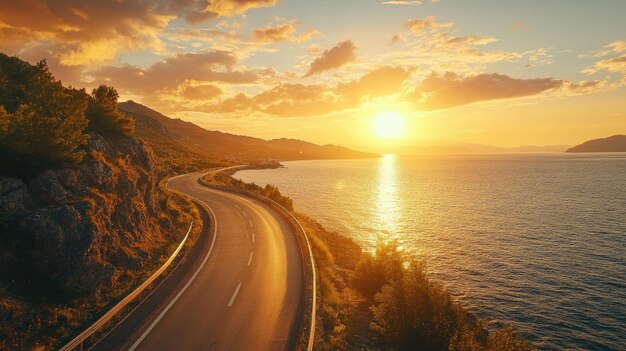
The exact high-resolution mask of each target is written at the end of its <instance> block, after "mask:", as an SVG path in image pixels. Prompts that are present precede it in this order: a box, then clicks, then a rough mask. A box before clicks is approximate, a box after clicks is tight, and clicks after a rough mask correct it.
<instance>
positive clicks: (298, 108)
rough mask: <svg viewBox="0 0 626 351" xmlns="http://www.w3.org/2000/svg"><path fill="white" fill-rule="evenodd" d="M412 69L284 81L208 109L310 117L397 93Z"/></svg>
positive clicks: (388, 69)
mask: <svg viewBox="0 0 626 351" xmlns="http://www.w3.org/2000/svg"><path fill="white" fill-rule="evenodd" d="M410 75H411V72H410V71H407V70H405V69H403V68H400V67H381V68H378V69H375V70H373V71H371V72H369V73H367V74H364V75H363V76H361V77H360V78H359V79H356V80H353V81H351V82H347V83H343V84H337V85H335V86H327V85H323V84H310V85H307V84H291V83H281V84H278V85H276V86H274V87H272V88H269V89H267V90H265V91H263V92H260V93H258V94H256V95H254V96H247V95H245V94H237V95H235V96H233V97H231V98H228V99H225V100H223V101H221V102H219V103H217V104H214V105H206V106H204V109H205V112H251V111H255V112H263V113H267V114H271V115H275V116H283V117H309V116H318V115H324V114H328V113H331V112H335V111H341V110H345V109H351V108H357V107H358V106H360V105H361V104H362V103H364V102H367V101H371V100H372V99H375V98H379V97H385V96H390V95H394V94H396V93H398V92H399V91H400V88H401V87H402V85H403V83H404V82H406V80H407V79H408V78H409V77H410Z"/></svg>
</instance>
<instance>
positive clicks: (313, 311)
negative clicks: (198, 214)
mask: <svg viewBox="0 0 626 351" xmlns="http://www.w3.org/2000/svg"><path fill="white" fill-rule="evenodd" d="M233 168H234V167H233ZM223 170H226V169H222V170H217V172H219V171H223ZM209 173H215V172H208V173H205V174H203V175H202V176H201V177H200V178H198V182H199V183H200V184H201V185H203V186H206V187H208V188H213V189H217V190H228V189H227V188H226V187H220V186H212V185H210V184H208V183H206V182H205V181H204V180H202V178H204V176H205V175H207V174H209ZM222 188H224V189H222ZM231 190H238V191H237V192H242V193H244V194H248V195H252V197H254V198H260V199H262V200H265V201H267V202H270V203H271V204H273V205H275V206H277V207H278V208H280V209H281V210H282V211H283V212H285V213H287V214H288V215H289V216H290V217H291V219H293V221H294V222H296V223H297V224H298V227H299V228H300V231H302V234H303V235H304V239H305V241H306V245H307V248H308V251H309V259H310V260H311V271H312V276H313V301H312V306H311V325H310V330H309V338H308V342H307V351H312V350H313V344H314V342H315V320H316V316H317V271H316V268H315V258H314V257H313V249H312V247H311V242H310V241H309V236H308V235H307V233H306V231H305V230H304V227H303V226H302V224H300V221H298V219H297V218H296V217H295V216H294V215H293V214H292V213H291V212H290V211H289V210H287V209H286V208H285V207H283V206H282V205H281V204H279V203H278V202H276V201H274V200H272V199H270V198H268V197H265V196H262V195H259V194H256V193H253V192H250V191H247V190H243V189H231Z"/></svg>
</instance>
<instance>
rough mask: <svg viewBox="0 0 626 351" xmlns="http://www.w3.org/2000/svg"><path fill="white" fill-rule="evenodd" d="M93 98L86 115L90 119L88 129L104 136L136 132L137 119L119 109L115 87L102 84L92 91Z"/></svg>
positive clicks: (129, 134) (118, 135)
mask: <svg viewBox="0 0 626 351" xmlns="http://www.w3.org/2000/svg"><path fill="white" fill-rule="evenodd" d="M91 96H92V98H91V99H90V101H89V106H88V107H87V111H85V115H86V116H87V119H89V126H88V127H87V130H88V131H94V132H96V133H99V134H102V135H104V136H113V137H121V136H132V135H134V133H135V119H134V118H133V117H132V116H130V115H128V114H125V113H123V112H120V110H118V109H117V99H118V97H119V95H118V93H117V91H116V90H115V89H114V88H113V87H108V86H106V85H101V86H99V87H98V88H97V89H94V90H93V92H92V93H91Z"/></svg>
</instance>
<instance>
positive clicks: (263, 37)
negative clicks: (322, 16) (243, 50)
mask: <svg viewBox="0 0 626 351" xmlns="http://www.w3.org/2000/svg"><path fill="white" fill-rule="evenodd" d="M295 24H296V21H291V22H288V23H283V24H279V25H276V26H272V25H271V24H268V25H267V26H265V27H263V28H258V29H255V30H254V31H253V32H252V37H253V39H254V41H256V42H261V43H277V42H281V41H292V42H306V41H309V40H311V39H312V38H313V37H315V36H316V35H320V34H321V33H320V32H319V31H317V30H316V29H310V30H308V31H306V32H304V33H302V34H300V35H298V36H295V37H294V36H292V34H293V33H295V31H296V28H295Z"/></svg>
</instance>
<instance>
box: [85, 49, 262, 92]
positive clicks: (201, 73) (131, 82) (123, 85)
mask: <svg viewBox="0 0 626 351" xmlns="http://www.w3.org/2000/svg"><path fill="white" fill-rule="evenodd" d="M236 62H237V59H236V57H235V56H234V54H232V53H230V52H226V51H208V52H203V53H188V54H180V55H175V56H172V57H170V58H168V59H166V60H165V61H161V62H157V63H155V64H153V65H151V66H150V67H148V68H145V69H144V68H140V67H136V66H131V65H125V66H107V67H102V68H99V69H96V70H93V71H89V72H88V74H89V75H90V76H91V77H92V78H93V79H94V80H95V81H97V82H106V83H107V84H112V85H114V86H116V87H119V88H120V89H123V90H126V91H129V92H133V93H151V92H154V91H157V90H160V89H173V88H175V87H177V86H179V85H180V84H182V83H183V82H185V81H190V80H193V81H198V82H225V83H230V84H246V83H253V82H255V81H256V80H257V79H258V76H257V74H256V73H255V72H252V71H249V70H236V69H234V67H233V66H234V65H235V63H236Z"/></svg>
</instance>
